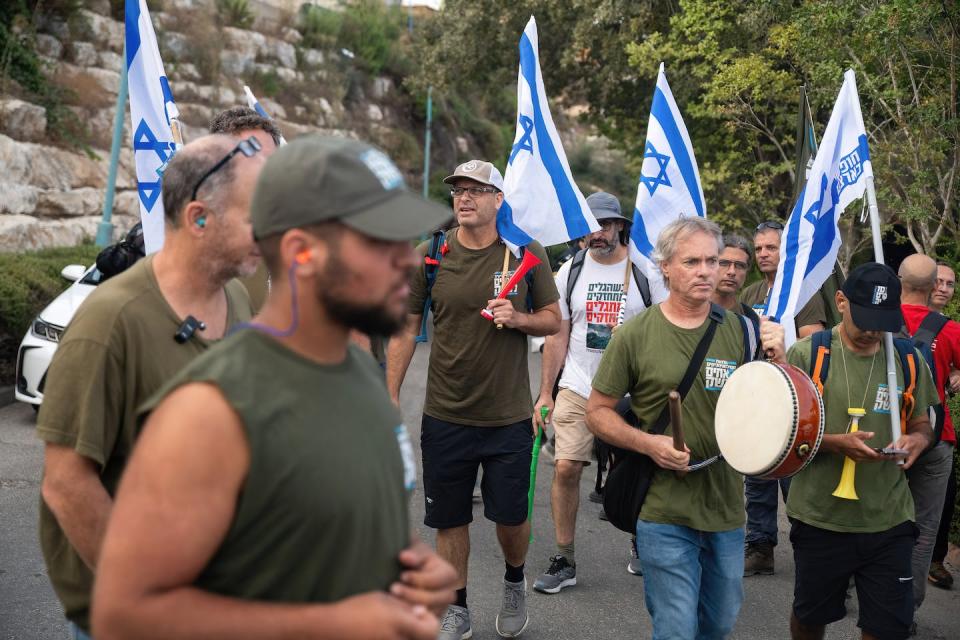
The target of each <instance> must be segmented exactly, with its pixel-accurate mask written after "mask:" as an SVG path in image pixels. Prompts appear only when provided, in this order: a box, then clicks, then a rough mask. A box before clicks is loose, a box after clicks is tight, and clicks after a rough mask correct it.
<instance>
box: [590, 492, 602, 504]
mask: <svg viewBox="0 0 960 640" xmlns="http://www.w3.org/2000/svg"><path fill="white" fill-rule="evenodd" d="M590 502H596V503H597V504H603V494H602V493H599V492H598V491H597V490H596V489H594V490H593V491H591V492H590Z"/></svg>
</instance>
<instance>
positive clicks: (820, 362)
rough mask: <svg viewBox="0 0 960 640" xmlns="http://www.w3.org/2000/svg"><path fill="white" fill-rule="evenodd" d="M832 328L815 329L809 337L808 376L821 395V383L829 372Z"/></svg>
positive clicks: (822, 383)
mask: <svg viewBox="0 0 960 640" xmlns="http://www.w3.org/2000/svg"><path fill="white" fill-rule="evenodd" d="M832 334H833V330H832V329H824V330H823V331H817V332H816V333H814V334H813V335H812V336H811V337H810V356H811V357H810V372H809V373H810V378H812V379H813V384H815V385H816V386H817V390H818V391H819V392H820V395H821V396H823V385H824V383H825V382H826V381H827V374H828V373H829V372H830V339H831V337H832Z"/></svg>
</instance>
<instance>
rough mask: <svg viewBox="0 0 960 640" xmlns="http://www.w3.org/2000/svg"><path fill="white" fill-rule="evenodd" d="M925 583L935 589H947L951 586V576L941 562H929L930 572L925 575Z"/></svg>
mask: <svg viewBox="0 0 960 640" xmlns="http://www.w3.org/2000/svg"><path fill="white" fill-rule="evenodd" d="M927 581H928V582H929V583H930V584H932V585H933V586H935V587H940V588H941V589H949V588H950V587H952V586H953V576H952V575H951V574H950V572H949V571H948V570H947V568H946V567H945V566H943V563H942V562H931V563H930V572H929V573H928V574H927Z"/></svg>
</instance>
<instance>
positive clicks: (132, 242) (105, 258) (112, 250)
mask: <svg viewBox="0 0 960 640" xmlns="http://www.w3.org/2000/svg"><path fill="white" fill-rule="evenodd" d="M145 255H146V250H145V248H144V244H143V225H142V224H141V223H139V222H138V223H137V224H135V225H133V228H131V229H130V231H128V232H127V235H125V236H124V237H123V240H121V241H120V242H118V243H116V244H112V245H110V246H109V247H106V248H105V249H103V250H102V251H101V252H100V253H99V254H98V255H97V270H99V271H100V273H101V274H103V278H102V280H101V282H103V280H106V279H107V278H111V277H113V276H115V275H117V274H118V273H123V272H124V271H126V270H127V269H129V268H130V267H132V266H133V264H134V263H135V262H136V261H137V260H139V259H140V258H142V257H144V256H145Z"/></svg>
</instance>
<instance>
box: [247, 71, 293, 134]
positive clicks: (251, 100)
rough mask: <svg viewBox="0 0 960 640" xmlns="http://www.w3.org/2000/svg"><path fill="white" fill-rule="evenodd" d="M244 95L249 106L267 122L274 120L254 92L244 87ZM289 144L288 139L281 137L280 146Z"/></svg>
mask: <svg viewBox="0 0 960 640" xmlns="http://www.w3.org/2000/svg"><path fill="white" fill-rule="evenodd" d="M243 93H244V95H246V96H247V106H249V107H250V108H251V109H253V110H254V111H256V112H257V114H259V116H260V117H261V118H266V119H267V120H273V118H271V117H270V114H269V113H267V110H266V109H264V108H263V107H262V106H261V105H260V101H259V100H257V96H255V95H253V91H251V90H250V87H248V86H247V85H243ZM285 144H287V140H286V138H284V137H283V135H281V136H280V146H281V147H282V146H283V145H285Z"/></svg>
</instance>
